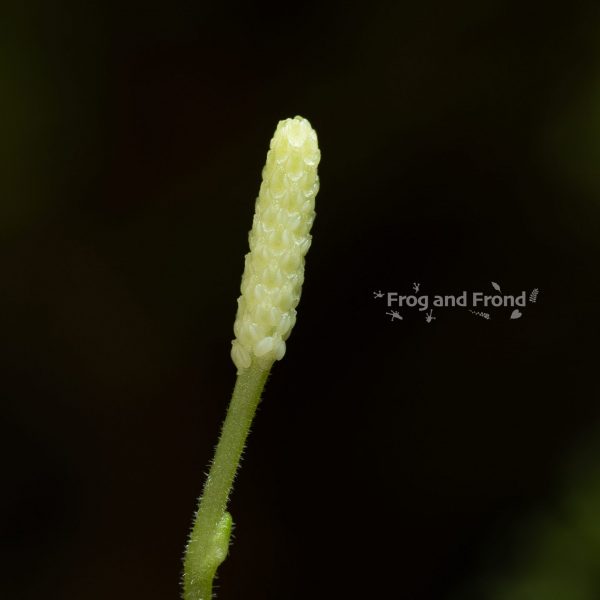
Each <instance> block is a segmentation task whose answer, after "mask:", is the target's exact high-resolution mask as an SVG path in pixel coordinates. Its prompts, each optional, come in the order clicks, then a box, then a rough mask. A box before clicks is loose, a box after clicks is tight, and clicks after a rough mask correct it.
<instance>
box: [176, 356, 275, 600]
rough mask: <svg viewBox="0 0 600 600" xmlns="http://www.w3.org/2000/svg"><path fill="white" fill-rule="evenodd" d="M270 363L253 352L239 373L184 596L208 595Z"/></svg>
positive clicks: (193, 540)
mask: <svg viewBox="0 0 600 600" xmlns="http://www.w3.org/2000/svg"><path fill="white" fill-rule="evenodd" d="M271 365H272V361H265V362H261V361H260V360H258V359H256V358H255V359H254V360H253V361H252V364H251V365H250V366H249V367H248V368H247V369H244V370H242V371H241V372H240V373H238V376H237V380H236V383H235V387H234V390H233V396H232V397H231V402H230V404H229V409H228V410H227V416H226V417H225V421H224V423H223V428H222V430H221V437H220V438H219V443H218V444H217V448H216V450H215V457H214V459H213V462H212V465H211V467H210V471H209V474H208V477H207V479H206V483H205V484H204V491H203V493H202V497H201V499H200V503H199V507H198V512H197V514H196V519H195V522H194V527H193V529H192V533H191V535H190V539H189V542H188V545H187V549H186V555H185V561H184V576H183V597H184V600H210V599H211V598H212V582H213V579H214V576H215V573H216V571H217V567H218V566H219V565H220V564H221V563H222V562H223V560H225V557H226V556H227V550H228V547H229V534H230V533H231V525H232V521H231V516H230V515H229V513H228V512H226V510H225V509H226V508H227V500H228V498H229V494H230V492H231V487H232V485H233V480H234V477H235V474H236V471H237V469H238V465H239V462H240V457H241V455H242V451H243V450H244V445H245V443H246V438H247V437H248V433H249V432H250V425H251V423H252V419H253V417H254V413H255V412H256V407H257V406H258V403H259V402H260V395H261V392H262V390H263V388H264V385H265V382H266V380H267V377H268V375H269V371H270V369H271Z"/></svg>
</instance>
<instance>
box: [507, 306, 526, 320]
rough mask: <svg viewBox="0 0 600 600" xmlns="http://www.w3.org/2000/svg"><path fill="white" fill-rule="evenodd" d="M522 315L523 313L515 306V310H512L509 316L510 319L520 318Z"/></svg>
mask: <svg viewBox="0 0 600 600" xmlns="http://www.w3.org/2000/svg"><path fill="white" fill-rule="evenodd" d="M522 316H523V313H522V312H521V311H520V310H519V309H518V308H515V310H513V311H512V314H511V315H510V318H511V319H520V318H521V317H522Z"/></svg>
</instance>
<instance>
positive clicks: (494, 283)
mask: <svg viewBox="0 0 600 600" xmlns="http://www.w3.org/2000/svg"><path fill="white" fill-rule="evenodd" d="M492 287H493V288H494V289H495V290H496V291H497V292H502V290H501V289H500V286H499V285H498V284H497V283H496V282H495V281H492Z"/></svg>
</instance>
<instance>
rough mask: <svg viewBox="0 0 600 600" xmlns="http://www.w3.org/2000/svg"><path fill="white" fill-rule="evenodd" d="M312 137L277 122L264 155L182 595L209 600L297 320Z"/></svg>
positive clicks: (292, 122) (300, 126) (311, 197)
mask: <svg viewBox="0 0 600 600" xmlns="http://www.w3.org/2000/svg"><path fill="white" fill-rule="evenodd" d="M320 157H321V155H320V152H319V147H318V144H317V134H316V133H315V131H314V130H313V128H312V127H311V126H310V123H309V122H308V121H307V120H306V119H303V118H302V117H294V118H293V119H286V120H284V121H280V122H279V124H278V125H277V130H276V131H275V135H274V136H273V139H272V140H271V146H270V149H269V152H268V154H267V163H266V165H265V168H264V169H263V181H262V184H261V186H260V192H259V196H258V199H257V200H256V212H255V214H254V220H253V223H252V230H251V231H250V235H249V242H250V252H249V253H248V254H247V255H246V264H245V269H244V275H243V277H242V285H241V292H242V294H241V296H240V297H239V299H238V311H237V316H236V319H235V324H234V333H235V339H234V340H233V342H232V345H231V358H232V359H233V362H234V363H235V366H236V367H237V370H238V374H237V380H236V383H235V388H234V390H233V396H232V398H231V402H230V404H229V409H228V411H227V416H226V418H225V422H224V423H223V429H222V431H221V437H220V439H219V443H218V445H217V448H216V451H215V457H214V460H213V463H212V465H211V468H210V472H209V474H208V477H207V479H206V483H205V485H204V492H203V494H202V498H201V499H200V505H199V508H198V512H197V514H196V520H195V522H194V527H193V530H192V533H191V535H190V539H189V542H188V546H187V550H186V555H185V563H184V581H183V587H184V591H183V595H184V599H185V600H209V599H210V598H212V583H213V579H214V576H215V573H216V571H217V568H218V566H219V565H220V564H221V563H222V562H223V561H224V560H225V557H226V556H227V552H228V549H229V538H230V534H231V528H232V519H231V515H230V514H229V513H228V512H226V507H227V500H228V498H229V494H230V492H231V486H232V484H233V479H234V477H235V473H236V471H237V468H238V465H239V460H240V456H241V454H242V451H243V449H244V444H245V442H246V438H247V436H248V432H249V430H250V424H251V423H252V419H253V417H254V413H255V411H256V407H257V406H258V403H259V401H260V394H261V392H262V390H263V387H264V385H265V382H266V380H267V376H268V375H269V371H270V369H271V366H272V365H273V363H274V362H275V361H276V360H280V359H281V358H283V355H284V354H285V342H286V340H287V339H288V337H289V335H290V332H291V330H292V328H293V326H294V323H295V322H296V306H298V302H299V301H300V293H301V291H302V282H303V280H304V256H305V254H306V253H307V251H308V248H309V247H310V241H311V236H310V228H311V226H312V223H313V220H314V217H315V210H314V208H315V196H316V195H317V192H318V190H319V178H318V175H317V166H318V164H319V160H320Z"/></svg>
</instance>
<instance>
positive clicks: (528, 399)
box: [0, 0, 600, 600]
mask: <svg viewBox="0 0 600 600" xmlns="http://www.w3.org/2000/svg"><path fill="white" fill-rule="evenodd" d="M2 11H3V13H4V18H2V20H1V23H2V24H1V25H0V28H1V31H2V35H1V36H0V77H1V80H2V84H1V87H2V94H1V96H0V132H1V138H2V142H1V143H0V152H1V155H0V158H1V163H2V168H1V172H2V176H1V178H0V179H1V180H2V183H1V184H0V186H1V187H2V192H1V202H0V244H1V252H0V267H1V270H0V273H1V277H2V286H1V289H2V294H1V296H0V327H1V332H2V336H1V340H2V343H1V346H0V348H1V350H0V377H1V379H0V381H1V388H0V390H1V414H2V421H3V426H2V431H3V434H2V439H1V440H0V446H1V449H2V462H3V463H4V466H3V477H2V489H3V493H2V495H1V497H0V515H1V516H0V538H1V544H2V550H1V554H0V563H1V564H2V576H1V580H0V596H2V597H3V598H10V599H11V600H18V599H20V598H23V599H29V598H40V597H44V598H49V599H57V600H67V599H69V600H71V599H73V600H75V599H77V600H79V599H82V598H85V599H86V600H95V599H99V600H100V599H103V600H106V599H107V598H115V599H121V598H123V599H125V598H144V599H145V600H150V599H154V598H156V599H159V598H161V599H162V598H176V597H178V593H179V590H178V580H179V578H180V571H181V557H182V554H183V548H184V544H185V541H186V536H187V533H188V531H189V527H190V524H191V518H192V513H193V511H194V509H195V504H196V498H197V496H198V495H199V493H200V491H201V486H202V482H203V474H204V472H205V469H206V465H207V464H208V462H209V460H210V457H211V453H212V449H213V446H214V444H215V442H216V437H217V433H218V430H219V427H220V423H221V420H222V418H223V416H224V414H225V410H226V406H227V402H228V398H229V394H230V392H231V389H232V386H233V383H234V377H235V370H234V368H233V365H232V364H231V361H230V358H229V348H230V341H231V338H232V336H233V333H232V325H233V319H234V315H235V309H236V298H237V295H238V290H239V282H240V277H241V273H242V268H243V255H244V253H245V252H246V250H247V231H248V229H249V228H250V225H251V218H252V213H253V204H254V199H255V197H256V194H257V192H258V187H259V183H260V172H261V168H262V165H263V164H264V160H265V154H266V150H267V148H268V143H269V139H270V137H271V135H272V133H273V131H274V129H275V126H276V124H277V121H278V120H280V119H283V118H286V117H291V116H294V115H295V114H301V115H302V116H305V117H307V118H308V119H309V120H310V121H311V123H312V125H313V126H314V127H315V129H316V130H317V132H318V134H319V141H320V146H321V150H322V162H321V167H320V177H321V191H320V193H319V196H318V198H317V213H318V217H317V220H316V223H315V227H314V229H313V234H314V240H313V246H312V248H311V251H310V253H309V255H308V261H307V277H306V283H305V287H304V293H303V298H302V302H301V305H300V308H299V318H298V323H297V325H296V328H295V330H294V332H293V334H292V337H291V338H290V342H289V344H288V353H287V355H286V357H285V360H284V361H282V362H281V363H279V364H277V365H276V366H275V368H274V370H273V373H272V377H271V379H270V381H269V384H268V386H267V390H266V394H265V397H264V401H263V403H262V405H261V407H260V410H259V414H258V417H257V420H256V422H255V426H254V428H253V432H252V435H251V438H250V442H249V446H248V448H247V451H246V454H245V459H244V466H243V469H242V471H241V473H240V475H239V478H238V480H237V486H236V489H235V493H234V496H233V500H232V503H231V512H232V514H233V517H234V521H235V522H236V530H235V540H234V543H233V546H232V549H231V552H230V556H229V558H228V559H227V561H226V562H225V563H224V565H223V566H222V568H221V570H220V581H219V599H220V600H227V599H233V598H273V599H281V598H285V599H288V598H289V599H296V598H298V599H300V598H307V597H309V598H332V597H340V598H341V597H343V598H367V597H368V598H400V599H402V600H430V599H431V600H441V599H447V598H454V597H460V598H462V597H465V594H468V593H469V592H468V591H467V590H469V589H471V588H473V587H475V588H477V586H478V585H479V584H478V583H476V582H477V581H480V580H482V578H483V580H484V581H486V579H485V578H486V577H488V576H489V583H488V584H486V585H484V586H483V588H482V589H480V590H479V591H475V592H474V596H473V597H474V598H494V599H502V600H503V599H504V598H511V600H513V599H515V598H519V599H520V598H521V596H518V594H513V593H507V594H506V595H502V594H501V593H500V592H498V595H494V594H496V591H495V590H496V587H494V586H495V585H496V584H495V583H493V582H495V581H496V579H497V577H500V578H505V580H506V581H507V582H508V583H507V584H506V585H507V586H508V587H509V588H510V585H511V581H512V579H511V578H512V577H517V576H516V575H515V573H518V572H521V571H523V572H524V573H525V572H526V571H527V569H528V565H529V564H530V562H531V561H533V560H534V559H533V558H531V557H530V556H529V555H527V556H526V557H524V558H523V557H522V556H521V554H520V553H521V552H522V548H523V545H522V543H521V542H519V539H521V538H522V537H524V538H526V539H527V541H528V543H531V545H532V548H533V549H532V550H531V556H536V550H535V548H536V544H537V542H536V540H538V538H539V539H542V538H543V535H542V534H540V533H539V532H538V530H535V533H532V534H531V535H529V533H527V532H529V531H533V530H532V529H531V527H533V525H531V523H532V522H534V521H536V519H538V518H540V517H539V515H541V514H544V515H546V514H547V515H557V514H558V515H562V514H563V513H562V512H560V511H561V510H562V509H560V508H557V507H560V506H563V504H561V503H562V499H563V498H565V497H566V496H569V494H570V493H571V492H570V490H571V489H572V487H570V486H571V484H570V483H569V482H570V481H572V480H573V481H575V480H577V481H589V480H590V477H592V478H593V477H595V476H596V475H597V472H598V469H597V465H598V462H597V461H596V457H597V454H594V453H593V452H592V450H591V448H592V447H593V446H592V445H589V442H588V441H587V440H590V439H594V436H595V435H597V431H598V427H597V426H598V422H599V417H600V414H599V410H598V402H597V398H598V378H597V374H596V370H597V366H598V361H597V343H598V342H597V339H598V330H599V328H598V316H597V312H596V311H597V303H598V296H599V292H600V289H599V285H598V276H597V272H598V258H599V254H600V253H599V250H600V242H599V239H600V238H599V237H598V218H599V216H600V204H599V195H600V172H599V165H600V35H599V34H600V7H599V6H598V4H597V2H591V1H590V2H577V1H575V2H569V3H566V2H563V3H556V4H555V5H552V4H550V5H548V4H541V3H540V4H539V5H535V4H533V3H523V2H510V1H507V0H490V1H483V2H482V1H477V2H475V1H473V2H466V1H462V2H461V1H459V2H445V1H442V0H430V1H427V0H426V1H424V2H410V3H409V2H395V3H393V2H378V1H372V2H368V3H363V4H360V5H359V4H354V3H345V2H329V3H324V4H321V3H317V2H304V3H299V2H295V3H278V4H272V5H262V4H261V5H255V4H252V3H236V2H227V3H222V4H220V3H212V4H204V3H202V2H198V1H183V0H178V1H171V2H153V1H146V2H133V1H126V2H119V3H116V2H105V3H102V4H101V5H96V6H94V5H92V4H88V3H80V2H74V1H71V2H70V1H68V0H61V1H59V2H37V3H36V2H29V3H21V4H16V3H15V4H14V5H5V6H4V7H3V9H2ZM492 280H493V281H496V282H498V283H500V285H501V286H502V288H503V290H504V291H505V292H507V293H515V292H520V291H521V290H523V289H524V290H527V291H528V292H529V291H530V290H531V289H532V288H534V287H537V288H539V289H540V296H539V298H538V302H537V304H535V305H533V306H530V307H528V308H527V309H525V310H524V314H523V317H522V318H521V319H519V320H509V318H508V315H509V312H510V311H507V310H498V311H495V312H494V313H493V317H492V319H491V320H489V321H486V320H484V319H481V318H476V317H474V316H473V315H471V314H469V313H468V312H466V311H464V310H459V309H455V310H451V309H448V310H446V311H444V312H441V311H440V312H438V313H437V316H438V318H437V320H436V321H434V322H433V323H431V324H427V323H425V321H424V320H423V318H422V314H418V313H416V312H415V311H412V312H410V313H407V314H405V319H404V321H402V322H398V321H396V322H390V319H389V317H388V316H386V315H385V314H384V313H385V309H384V308H383V306H382V304H381V302H382V301H381V300H379V301H375V300H374V299H373V291H374V290H379V289H381V290H384V291H399V292H410V291H411V287H410V285H411V283H412V282H414V281H417V282H421V285H422V291H425V292H427V293H431V294H451V293H458V292H460V291H462V290H464V289H467V290H470V291H474V290H481V291H485V292H486V293H491V292H492V291H493V290H492V288H491V287H490V281H492ZM378 302H379V304H378ZM586 464H587V465H588V466H587V467H585V465H586ZM582 465H584V466H582ZM574 472H577V473H579V472H581V476H579V475H577V477H575V479H573V478H574V476H573V473H574ZM578 477H580V478H579V479H578ZM572 485H573V486H575V488H576V489H582V488H577V485H579V484H575V483H573V484H572ZM582 485H583V484H582ZM584 487H585V486H584ZM581 493H582V494H583V492H581ZM584 495H585V494H584ZM556 511H558V512H556ZM599 511H600V509H598V508H597V507H596V510H595V511H591V512H590V511H588V513H586V515H587V516H586V517H585V519H584V520H583V521H578V522H579V526H578V527H579V528H578V529H577V528H575V529H576V533H577V534H578V535H580V534H581V533H582V532H583V534H584V537H585V533H586V531H588V529H589V531H592V530H593V528H594V527H596V529H594V531H600V529H598V528H597V527H598V523H599V520H600V513H599ZM564 514H566V515H567V516H566V517H565V518H564V519H563V520H564V521H565V522H570V521H569V519H571V518H572V515H571V513H568V511H567V512H566V513H564ZM573 514H575V513H573ZM569 515H571V516H569ZM582 518H583V517H582ZM544 519H545V520H544V523H545V525H543V526H540V527H541V529H540V531H542V530H543V531H544V532H552V530H553V527H554V525H556V519H558V521H560V522H561V523H562V521H561V520H560V519H561V517H552V516H550V517H548V518H544ZM586 519H587V520H586ZM523 532H525V533H523ZM548 535H549V536H550V537H552V533H548ZM519 536H521V537H519ZM540 536H541V537H540ZM567 537H568V536H567ZM568 539H569V540H570V544H562V545H561V544H559V545H560V546H561V547H562V546H564V547H565V549H566V550H565V551H566V552H568V553H569V554H570V555H573V552H575V554H576V555H577V556H580V554H582V555H585V553H586V552H588V554H589V552H591V550H590V547H591V546H589V544H587V542H586V543H585V544H581V543H580V537H577V535H574V537H573V536H571V537H570V538H569V537H568ZM599 539H600V538H599ZM596 541H598V540H596ZM540 545H541V546H542V547H543V545H544V544H543V542H541V541H540ZM591 548H592V550H593V547H591ZM599 556H600V554H599ZM521 558H522V559H523V560H521ZM530 558H531V560H529V559H530ZM582 560H583V559H582ZM558 562H559V563H560V564H563V563H562V562H561V561H558ZM584 562H585V561H584ZM592 563H593V561H592ZM577 564H583V563H577ZM586 564H587V563H586ZM592 567H593V568H595V567H598V565H597V563H595V567H594V565H592ZM540 572H541V573H542V575H541V577H542V579H543V578H544V577H545V575H544V573H546V572H547V573H550V575H548V577H550V576H556V570H555V569H554V570H553V568H552V566H550V567H548V569H547V571H544V568H543V567H541V571H540ZM598 572H600V568H595V573H596V574H597V573H598ZM569 576H570V577H571V580H570V581H571V585H572V588H571V592H572V590H573V589H575V590H577V593H581V594H585V593H587V594H588V595H581V594H580V595H577V594H575V595H573V593H571V594H570V595H569V593H566V595H565V596H564V597H565V598H568V599H569V600H572V599H577V600H579V599H580V598H583V599H584V600H587V599H588V598H589V599H592V600H593V599H594V598H596V599H597V598H599V597H600V591H599V587H594V586H598V585H599V584H598V581H597V579H596V580H595V582H594V581H593V578H592V580H587V579H585V577H586V575H585V574H582V575H581V577H573V576H572V574H569ZM596 576H597V575H596ZM519 577H521V576H519ZM523 577H527V575H526V574H525V575H523ZM538 579H539V578H538ZM590 581H591V583H590ZM586 586H587V587H586ZM540 589H541V588H540ZM548 589H551V590H552V589H554V590H555V588H552V587H550V588H548ZM586 590H587V592H586ZM523 598H529V599H534V600H537V599H538V598H544V599H545V598H548V599H549V600H556V599H557V598H560V599H561V600H562V598H563V596H560V595H557V594H556V593H554V592H552V591H551V592H550V593H549V595H546V596H544V595H542V594H541V593H538V594H537V595H536V594H533V595H532V594H529V595H527V594H525V595H524V596H523Z"/></svg>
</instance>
